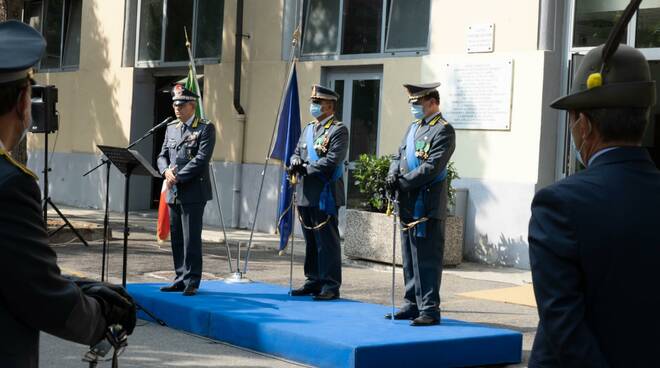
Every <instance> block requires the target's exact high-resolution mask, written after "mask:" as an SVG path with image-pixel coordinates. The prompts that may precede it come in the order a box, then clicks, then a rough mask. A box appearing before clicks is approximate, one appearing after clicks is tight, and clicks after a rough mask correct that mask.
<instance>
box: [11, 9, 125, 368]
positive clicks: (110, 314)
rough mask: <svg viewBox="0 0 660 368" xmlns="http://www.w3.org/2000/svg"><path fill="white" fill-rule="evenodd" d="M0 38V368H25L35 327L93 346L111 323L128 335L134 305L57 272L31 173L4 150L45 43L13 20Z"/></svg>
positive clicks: (23, 116) (21, 118)
mask: <svg viewBox="0 0 660 368" xmlns="http://www.w3.org/2000/svg"><path fill="white" fill-rule="evenodd" d="M0 40H2V42H0V254H1V256H0V279H2V282H1V283H0V367H2V368H32V367H38V366H39V331H44V332H48V333H49V334H51V335H55V336H57V337H61V338H63V339H67V340H70V341H74V342H77V343H80V344H86V345H93V344H96V343H97V342H99V341H100V340H101V339H102V338H103V337H104V335H105V332H106V331H107V329H108V327H109V326H111V325H121V326H122V327H123V328H124V329H125V330H126V332H127V333H128V334H131V333H132V332H133V328H134V327H135V305H134V304H133V301H132V299H131V297H130V296H129V295H128V294H127V293H126V292H125V291H124V289H122V288H121V287H119V286H114V285H109V284H103V283H96V282H83V281H79V282H73V281H71V280H69V279H66V278H64V277H62V275H61V274H60V269H59V268H58V267H57V263H56V256H55V252H54V251H53V250H52V249H51V248H50V247H49V245H48V234H47V233H46V227H45V224H44V220H43V217H42V212H41V211H42V208H41V199H40V195H41V194H40V193H39V187H38V186H37V182H36V175H35V174H34V173H32V172H31V171H30V170H28V169H27V168H26V167H25V166H23V165H21V164H20V163H18V162H16V161H14V160H13V159H12V158H11V156H9V154H8V151H11V150H12V149H13V148H15V147H17V146H18V143H20V141H21V140H22V139H24V138H25V133H26V132H27V130H28V128H29V126H30V121H31V99H30V97H31V82H32V79H31V77H30V73H31V69H32V66H33V65H34V64H35V63H36V62H37V61H38V60H39V58H40V57H41V55H42V54H43V51H44V48H45V45H46V44H45V42H44V39H43V38H42V37H41V35H40V34H39V33H38V32H36V31H35V30H34V29H32V28H31V27H30V26H28V25H25V24H23V23H20V22H16V21H9V22H3V23H0Z"/></svg>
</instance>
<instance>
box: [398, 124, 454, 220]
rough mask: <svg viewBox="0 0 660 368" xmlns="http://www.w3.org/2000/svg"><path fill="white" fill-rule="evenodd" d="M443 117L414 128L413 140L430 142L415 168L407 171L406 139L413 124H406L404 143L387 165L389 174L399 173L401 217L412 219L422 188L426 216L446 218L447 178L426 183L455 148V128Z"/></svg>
mask: <svg viewBox="0 0 660 368" xmlns="http://www.w3.org/2000/svg"><path fill="white" fill-rule="evenodd" d="M445 123H446V122H444V120H442V121H439V122H438V123H436V124H435V125H434V126H429V124H427V123H424V125H422V126H421V127H419V128H418V129H417V132H416V134H415V141H418V140H419V141H422V140H423V141H426V142H430V143H431V149H430V150H429V157H428V159H427V160H425V161H423V162H422V163H421V164H420V165H419V166H418V167H417V168H416V169H415V170H412V171H411V170H409V169H408V164H407V162H406V138H407V137H408V133H409V132H410V129H412V127H413V126H415V124H416V123H413V124H411V125H410V127H408V130H407V131H406V134H405V135H404V136H403V142H402V143H401V146H400V147H399V150H398V151H397V153H396V154H395V155H394V158H393V159H392V163H391V164H390V170H389V174H399V175H400V176H399V211H400V214H401V217H403V218H407V219H410V218H413V213H414V210H415V201H417V195H418V194H419V191H420V190H425V191H426V193H425V196H426V198H425V201H424V208H425V212H426V213H425V215H426V216H427V217H429V218H437V219H444V218H446V217H447V200H448V193H447V192H448V188H449V187H448V185H447V180H443V181H441V182H439V183H435V184H433V185H430V186H428V185H429V184H430V183H431V182H433V180H435V178H436V177H437V176H438V175H439V174H440V173H441V172H442V170H444V169H445V168H446V167H447V164H448V163H449V160H450V159H451V155H452V154H453V153H454V149H455V148H456V133H455V132H454V128H453V127H452V126H451V125H449V124H445Z"/></svg>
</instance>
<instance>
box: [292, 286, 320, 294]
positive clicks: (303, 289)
mask: <svg viewBox="0 0 660 368" xmlns="http://www.w3.org/2000/svg"><path fill="white" fill-rule="evenodd" d="M320 292H321V291H320V290H318V289H314V288H311V287H308V286H303V287H300V288H298V289H293V290H291V296H306V295H319V293H320Z"/></svg>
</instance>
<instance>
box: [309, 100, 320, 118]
mask: <svg viewBox="0 0 660 368" xmlns="http://www.w3.org/2000/svg"><path fill="white" fill-rule="evenodd" d="M309 113H310V114H311V115H312V116H313V117H315V118H318V117H319V116H321V115H323V112H322V111H321V105H319V104H317V103H311V104H309Z"/></svg>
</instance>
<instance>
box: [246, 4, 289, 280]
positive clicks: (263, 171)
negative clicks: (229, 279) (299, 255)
mask: <svg viewBox="0 0 660 368" xmlns="http://www.w3.org/2000/svg"><path fill="white" fill-rule="evenodd" d="M301 14H302V6H301ZM300 22H302V15H301V18H300ZM300 30H301V27H300V23H298V27H297V28H296V30H295V31H294V32H293V39H292V40H291V53H290V57H289V64H288V66H287V67H288V72H287V73H286V74H287V78H286V80H285V87H284V88H282V95H281V97H280V104H279V106H278V107H277V116H276V118H275V124H274V126H273V132H272V134H271V136H270V143H269V144H268V152H266V161H265V162H264V166H263V169H262V170H261V183H260V184H259V194H258V195H257V205H256V208H255V210H254V218H253V220H252V226H251V229H250V239H249V241H248V246H247V252H246V254H245V261H244V265H243V274H246V273H247V272H248V262H249V260H250V251H251V249H252V239H253V237H254V229H255V226H256V224H257V216H258V215H259V205H260V204H261V197H262V194H263V190H264V180H265V179H266V170H267V169H268V163H269V162H270V152H271V151H272V149H273V142H274V140H275V134H276V132H277V125H278V120H279V116H280V114H281V113H282V106H283V105H284V99H285V98H286V84H288V82H289V80H290V79H291V75H292V74H293V70H294V68H293V66H294V65H295V64H296V62H297V61H298V55H297V53H296V50H297V47H298V44H299V42H298V41H299V39H300ZM283 165H285V163H283ZM294 195H295V194H294ZM293 223H295V219H294V220H293ZM295 231H296V229H295V227H293V228H292V229H291V234H292V236H295ZM292 254H293V253H292Z"/></svg>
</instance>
